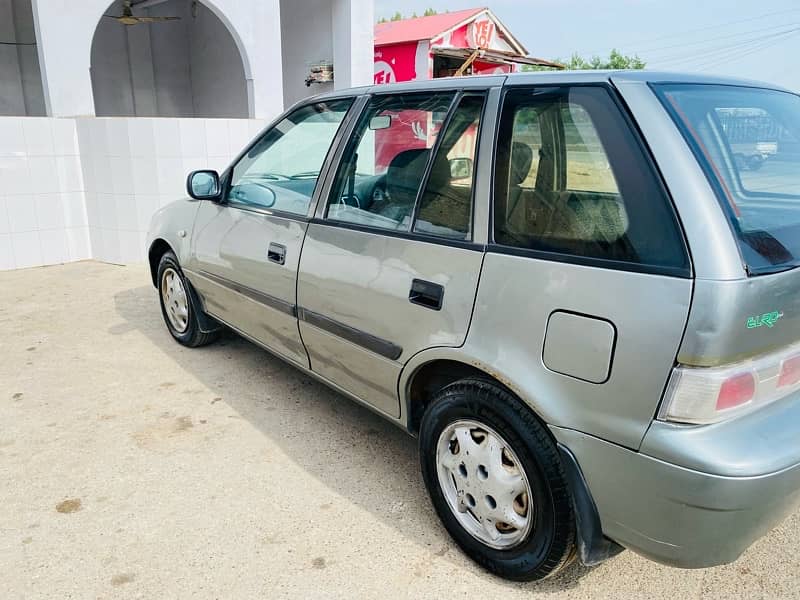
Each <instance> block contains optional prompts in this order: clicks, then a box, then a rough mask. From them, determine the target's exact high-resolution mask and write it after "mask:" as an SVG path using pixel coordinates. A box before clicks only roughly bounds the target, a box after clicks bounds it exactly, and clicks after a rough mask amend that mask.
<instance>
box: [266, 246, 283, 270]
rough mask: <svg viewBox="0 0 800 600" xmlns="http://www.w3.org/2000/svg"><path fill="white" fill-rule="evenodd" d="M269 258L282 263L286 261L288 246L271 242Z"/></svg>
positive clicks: (268, 250)
mask: <svg viewBox="0 0 800 600" xmlns="http://www.w3.org/2000/svg"><path fill="white" fill-rule="evenodd" d="M267 260H270V261H272V262H274V263H278V264H279V265H282V264H283V263H285V262H286V246H284V245H282V244H276V243H275V242H270V244H269V248H268V249H267Z"/></svg>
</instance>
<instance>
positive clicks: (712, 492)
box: [552, 420, 800, 568]
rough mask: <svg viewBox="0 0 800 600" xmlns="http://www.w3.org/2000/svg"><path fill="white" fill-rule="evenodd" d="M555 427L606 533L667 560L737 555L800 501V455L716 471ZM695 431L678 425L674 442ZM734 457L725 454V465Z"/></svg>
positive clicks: (698, 563) (720, 560)
mask: <svg viewBox="0 0 800 600" xmlns="http://www.w3.org/2000/svg"><path fill="white" fill-rule="evenodd" d="M797 422H798V421H797V420H795V421H794V423H797ZM552 430H553V433H554V435H555V436H556V438H557V439H558V441H559V442H560V443H561V444H563V445H565V446H567V447H568V448H569V449H570V451H571V452H572V453H573V454H574V455H575V457H576V458H577V461H578V463H579V465H580V468H581V470H582V472H583V475H584V477H585V479H586V482H587V484H588V488H589V490H590V493H591V495H592V498H593V499H594V502H595V504H596V506H597V510H598V513H599V515H600V522H601V526H602V530H603V534H604V535H606V536H608V537H609V538H611V539H613V540H614V541H616V542H618V543H619V544H621V545H623V546H625V547H626V548H629V549H631V550H633V551H635V552H637V553H639V554H642V555H644V556H646V557H648V558H651V559H653V560H656V561H658V562H661V563H665V564H669V565H673V566H677V567H686V568H698V567H711V566H715V565H720V564H724V563H729V562H732V561H734V560H736V558H738V557H739V555H740V554H741V553H742V552H743V551H744V550H745V549H747V547H748V546H750V545H751V544H752V543H753V542H754V541H755V540H757V539H758V538H760V537H761V536H763V535H764V534H765V533H767V532H768V531H769V530H770V529H771V528H772V527H774V526H775V525H776V524H777V523H778V522H780V521H781V520H782V519H783V518H785V517H786V516H787V515H788V514H789V513H791V511H792V510H793V509H794V508H795V507H796V506H797V504H798V503H799V502H800V457H798V459H797V461H796V462H795V463H794V464H792V465H790V466H786V467H784V468H781V469H780V470H776V471H772V472H766V473H763V474H749V475H743V476H731V475H718V474H714V473H711V472H705V471H701V470H697V469H695V468H687V467H684V466H680V465H677V464H674V463H671V462H667V461H665V460H663V459H661V458H655V457H653V456H648V455H647V454H645V453H644V452H634V451H632V450H629V449H627V448H623V447H620V446H617V445H615V444H611V443H608V442H605V441H603V440H600V439H598V438H595V437H592V436H589V435H586V434H583V433H580V432H577V431H573V430H568V429H561V428H557V427H553V428H552ZM693 431H696V428H674V429H673V430H672V435H673V436H675V439H673V440H672V441H673V442H674V443H680V441H681V438H682V436H684V435H687V434H691V433H692V432H693ZM661 435H664V432H663V431H662V432H661ZM747 441H748V440H741V439H740V443H739V448H740V452H742V453H743V454H747V452H748V450H750V451H752V447H750V448H748V447H747V446H748V445H749V444H748V443H747ZM749 441H752V438H751V440H749ZM706 442H707V440H706ZM796 446H797V452H798V454H800V443H797V442H796ZM730 458H731V457H720V463H721V465H720V471H721V472H724V471H725V468H726V466H727V464H728V463H727V461H728V459H730ZM749 466H750V467H751V468H755V467H756V466H757V465H755V464H753V462H752V461H750V462H749Z"/></svg>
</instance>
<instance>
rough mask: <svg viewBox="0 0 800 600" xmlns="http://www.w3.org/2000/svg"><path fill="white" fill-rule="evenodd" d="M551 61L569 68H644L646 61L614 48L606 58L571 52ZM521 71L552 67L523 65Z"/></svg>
mask: <svg viewBox="0 0 800 600" xmlns="http://www.w3.org/2000/svg"><path fill="white" fill-rule="evenodd" d="M553 62H557V63H559V64H562V65H564V66H565V67H566V68H567V69H570V70H579V69H580V70H586V69H644V68H645V66H646V63H645V62H644V61H643V60H642V59H641V58H639V57H638V56H636V55H635V54H634V55H633V56H626V55H625V54H622V53H621V52H620V51H618V50H617V49H616V48H614V49H613V50H612V51H611V53H610V54H609V55H608V58H606V59H603V58H601V57H599V56H592V58H590V59H589V60H586V59H585V58H583V57H582V56H580V55H579V54H577V53H576V54H573V55H572V56H571V57H570V58H569V59H568V60H564V59H562V58H556V59H554V61H553ZM522 70H523V71H552V70H553V68H552V67H542V66H538V65H523V67H522Z"/></svg>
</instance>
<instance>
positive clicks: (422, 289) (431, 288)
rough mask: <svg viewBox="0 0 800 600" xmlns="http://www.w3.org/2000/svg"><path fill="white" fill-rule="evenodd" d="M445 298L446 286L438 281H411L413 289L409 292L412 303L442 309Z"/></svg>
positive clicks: (432, 308) (409, 299)
mask: <svg viewBox="0 0 800 600" xmlns="http://www.w3.org/2000/svg"><path fill="white" fill-rule="evenodd" d="M443 300H444V287H442V286H441V285H439V284H438V283H433V282H432V281H425V280H424V279H414V280H412V281H411V291H410V292H409V293H408V301H409V302H411V304H419V305H420V306H424V307H425V308H430V309H431V310H441V309H442V301H443Z"/></svg>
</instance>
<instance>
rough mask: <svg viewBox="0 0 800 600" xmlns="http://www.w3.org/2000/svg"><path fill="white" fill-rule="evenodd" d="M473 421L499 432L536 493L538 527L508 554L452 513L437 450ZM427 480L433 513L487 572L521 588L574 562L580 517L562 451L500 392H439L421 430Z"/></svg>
mask: <svg viewBox="0 0 800 600" xmlns="http://www.w3.org/2000/svg"><path fill="white" fill-rule="evenodd" d="M464 419H466V420H472V421H477V422H479V423H481V424H485V425H487V426H488V427H490V428H491V429H493V430H494V431H495V432H496V433H497V434H499V435H500V436H502V438H503V439H504V440H505V441H506V442H507V444H508V446H510V447H511V449H512V450H513V451H514V453H515V454H516V456H517V457H518V459H519V461H520V462H521V464H522V467H523V468H524V471H525V474H526V476H527V479H528V483H529V484H530V487H531V490H532V492H533V494H532V495H533V499H531V500H529V501H530V502H531V503H532V507H533V513H532V514H533V515H534V519H535V520H534V523H533V526H532V528H531V530H530V531H529V532H528V534H527V536H526V537H524V538H523V539H522V540H521V541H519V543H517V545H515V546H513V547H511V548H508V549H496V548H493V547H491V546H489V545H487V544H485V543H483V542H482V541H480V540H479V539H477V538H476V537H474V536H473V535H472V534H471V533H470V532H469V531H468V530H467V529H465V528H464V526H462V525H461V523H460V522H459V521H458V519H457V518H456V517H455V515H454V514H453V511H452V510H451V508H450V505H449V504H448V502H447V499H446V498H445V495H444V492H443V491H442V489H441V485H440V483H439V478H438V472H437V465H436V461H437V454H436V449H437V444H438V441H439V437H440V435H441V434H442V432H443V431H444V430H445V428H447V427H448V425H450V424H452V423H454V422H455V421H458V420H464ZM419 444H420V463H421V466H422V476H423V478H424V480H425V485H426V487H427V488H428V493H429V494H430V497H431V500H432V502H433V506H434V508H435V509H436V512H437V513H438V515H439V518H440V519H441V520H442V523H443V524H444V526H445V528H446V529H447V531H448V532H449V533H450V535H451V536H452V537H453V539H454V540H455V541H456V543H457V544H458V545H459V546H460V547H461V549H462V550H463V551H464V552H465V553H466V554H467V555H468V556H469V557H470V558H472V559H473V560H474V561H475V562H477V563H478V564H479V565H481V566H482V567H484V568H485V569H486V570H488V571H490V572H491V573H494V574H495V575H498V576H500V577H503V578H506V579H511V580H514V581H533V580H537V579H543V578H544V577H547V576H549V575H552V574H554V573H555V572H557V571H559V570H560V569H562V568H563V567H565V566H567V565H568V564H569V563H570V562H571V561H572V559H573V558H574V556H575V552H574V548H575V518H574V513H573V509H572V499H571V496H570V493H569V489H568V484H567V479H566V475H565V473H564V468H563V465H562V463H561V460H560V458H559V454H558V449H557V448H556V445H555V443H554V442H553V440H552V439H551V438H550V436H549V434H548V432H547V430H546V429H545V427H544V426H543V425H542V424H541V423H540V422H539V420H538V419H537V418H536V416H535V415H534V414H533V413H532V411H531V410H530V409H529V408H528V407H526V406H525V405H523V404H522V402H520V401H519V400H518V399H517V398H516V397H514V396H513V395H512V394H510V393H509V392H508V391H506V390H505V389H503V388H502V387H500V386H499V385H497V384H495V383H493V382H491V381H489V380H483V379H462V380H460V381H457V382H456V383H453V384H451V385H448V386H447V387H445V388H443V389H442V390H440V391H439V392H438V393H437V394H436V396H435V398H434V399H433V402H432V403H431V404H430V406H429V407H428V408H427V410H426V411H425V414H424V415H423V417H422V423H421V426H420V436H419Z"/></svg>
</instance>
